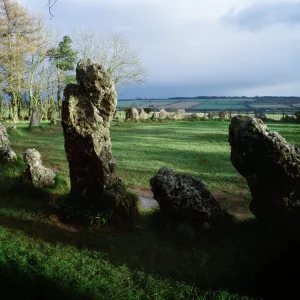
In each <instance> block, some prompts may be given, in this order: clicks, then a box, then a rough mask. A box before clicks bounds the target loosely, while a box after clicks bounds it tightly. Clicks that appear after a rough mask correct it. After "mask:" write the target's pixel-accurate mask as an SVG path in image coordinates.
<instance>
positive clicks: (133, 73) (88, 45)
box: [73, 30, 147, 87]
mask: <svg viewBox="0 0 300 300" xmlns="http://www.w3.org/2000/svg"><path fill="white" fill-rule="evenodd" d="M73 41H74V46H75V49H76V51H77V52H78V57H79V58H81V59H91V60H92V61H94V62H96V63H99V64H101V65H102V66H103V67H104V68H105V69H106V70H107V72H108V73H109V74H110V75H111V78H112V80H113V81H114V83H115V84H116V86H117V87H120V86H122V85H128V84H132V83H139V84H141V83H144V82H145V81H146V76H147V71H146V69H145V67H144V66H143V64H142V62H141V60H140V57H139V53H138V52H137V51H136V50H133V49H131V48H130V45H129V42H128V40H127V39H126V38H125V37H123V36H121V35H119V34H116V33H114V34H112V35H111V36H110V37H108V38H100V37H96V36H95V35H94V34H93V32H92V31H87V30H86V31H80V32H77V33H75V34H74V37H73Z"/></svg>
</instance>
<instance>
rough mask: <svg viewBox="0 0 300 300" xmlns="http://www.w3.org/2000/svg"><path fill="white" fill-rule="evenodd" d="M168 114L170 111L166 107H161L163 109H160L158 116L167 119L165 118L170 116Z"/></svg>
mask: <svg viewBox="0 0 300 300" xmlns="http://www.w3.org/2000/svg"><path fill="white" fill-rule="evenodd" d="M168 116H169V113H168V112H166V111H165V109H164V108H161V109H160V110H159V117H158V118H159V119H160V120H165V119H167V118H168Z"/></svg>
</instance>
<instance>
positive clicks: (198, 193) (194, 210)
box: [150, 168, 221, 226]
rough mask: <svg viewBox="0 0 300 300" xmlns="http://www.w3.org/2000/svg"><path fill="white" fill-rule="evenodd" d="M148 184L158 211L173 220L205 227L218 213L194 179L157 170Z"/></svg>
mask: <svg viewBox="0 0 300 300" xmlns="http://www.w3.org/2000/svg"><path fill="white" fill-rule="evenodd" d="M150 185H151V190H152V192H153V195H154V199H155V200H156V201H157V202H158V204H159V207H160V210H161V212H162V213H163V214H165V215H166V216H169V217H172V218H174V219H176V220H179V221H194V222H197V223H200V224H202V225H204V224H205V226H206V225H207V224H210V223H211V221H213V218H214V217H215V216H216V214H218V213H220V212H221V208H220V206H219V204H218V202H217V201H216V200H215V199H214V197H213V196H212V195H211V193H210V192H209V191H208V190H207V188H206V187H205V185H204V184H203V183H202V182H201V180H199V179H197V178H195V177H192V176H189V175H186V174H177V173H175V172H174V171H173V170H171V169H168V168H161V169H160V170H159V171H158V173H157V174H156V175H155V176H154V177H152V178H151V179H150Z"/></svg>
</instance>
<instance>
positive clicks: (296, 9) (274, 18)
mask: <svg viewBox="0 0 300 300" xmlns="http://www.w3.org/2000/svg"><path fill="white" fill-rule="evenodd" d="M221 21H222V22H223V23H226V24H231V25H236V26H238V27H239V28H242V29H248V30H251V31H259V30H262V29H263V28H265V27H268V26H270V25H274V24H285V25H287V26H293V25H299V24H300V2H288V1H284V2H277V3H260V4H253V5H252V6H249V7H247V8H245V9H243V10H241V11H235V10H230V11H229V12H227V13H226V14H225V15H224V16H222V18H221Z"/></svg>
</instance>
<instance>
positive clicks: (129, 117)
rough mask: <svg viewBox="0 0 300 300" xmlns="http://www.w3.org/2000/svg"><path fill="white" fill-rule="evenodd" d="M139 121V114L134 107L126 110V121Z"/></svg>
mask: <svg viewBox="0 0 300 300" xmlns="http://www.w3.org/2000/svg"><path fill="white" fill-rule="evenodd" d="M137 120H139V112H138V110H137V109H136V108H135V107H132V108H129V109H127V110H126V121H137Z"/></svg>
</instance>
